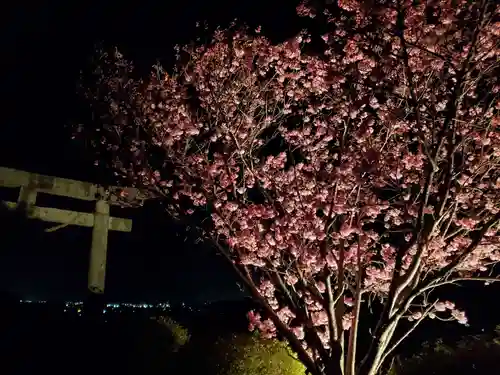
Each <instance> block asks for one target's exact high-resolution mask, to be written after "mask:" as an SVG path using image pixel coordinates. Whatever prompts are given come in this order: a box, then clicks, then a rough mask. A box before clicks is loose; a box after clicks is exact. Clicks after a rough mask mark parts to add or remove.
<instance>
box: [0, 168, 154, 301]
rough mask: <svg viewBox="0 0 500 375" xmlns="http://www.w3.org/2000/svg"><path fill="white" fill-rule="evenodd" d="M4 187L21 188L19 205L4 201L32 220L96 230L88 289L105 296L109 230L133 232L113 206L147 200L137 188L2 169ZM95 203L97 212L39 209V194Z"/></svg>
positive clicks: (127, 222)
mask: <svg viewBox="0 0 500 375" xmlns="http://www.w3.org/2000/svg"><path fill="white" fill-rule="evenodd" d="M0 186H1V187H7V188H19V189H20V190H19V197H18V200H17V202H3V203H4V204H5V205H6V206H7V207H8V208H10V209H18V208H21V209H24V210H26V213H27V215H28V217H30V218H34V219H39V220H43V221H47V222H53V223H59V224H60V225H58V226H57V227H55V228H52V229H57V228H60V227H64V226H67V225H78V226H83V227H91V228H92V246H91V249H90V261H89V273H88V288H89V290H90V291H91V292H92V293H94V294H103V293H104V286H105V279H106V254H107V247H108V231H109V230H116V231H119V232H130V231H132V220H130V219H122V218H116V217H112V216H110V215H109V208H110V205H122V202H123V201H121V200H120V197H130V198H132V199H134V200H137V199H139V201H140V200H141V199H142V200H143V199H145V198H144V197H140V192H139V191H138V190H137V189H135V188H121V187H116V186H111V187H106V188H104V187H102V186H99V185H96V184H92V183H90V182H83V181H76V180H70V179H66V178H59V177H53V176H45V175H41V174H36V173H30V172H25V171H20V170H17V169H11V168H4V167H0ZM39 192H41V193H46V194H51V195H56V196H63V197H69V198H74V199H81V200H85V201H95V210H94V212H93V213H87V212H76V211H70V210H62V209H58V208H52V207H38V206H36V205H35V204H36V198H37V193H39Z"/></svg>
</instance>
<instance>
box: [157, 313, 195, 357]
mask: <svg viewBox="0 0 500 375" xmlns="http://www.w3.org/2000/svg"><path fill="white" fill-rule="evenodd" d="M156 321H157V322H158V323H159V324H161V325H162V326H164V327H165V328H167V330H168V331H169V332H170V334H171V335H172V341H173V345H172V351H174V352H177V351H178V350H179V349H180V348H181V347H183V346H184V345H186V344H187V343H188V342H189V339H190V334H189V331H188V330H187V328H185V327H183V326H182V325H180V324H179V323H177V322H176V321H175V320H173V319H172V318H170V317H168V316H161V317H159V318H157V319H156Z"/></svg>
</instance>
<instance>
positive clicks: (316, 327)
mask: <svg viewBox="0 0 500 375" xmlns="http://www.w3.org/2000/svg"><path fill="white" fill-rule="evenodd" d="M337 5H338V6H337ZM398 7H403V8H402V9H401V8H398ZM296 10H297V14H298V15H299V16H302V17H309V18H312V19H313V21H311V20H309V21H310V22H316V21H318V22H323V21H324V22H325V24H324V25H323V26H324V27H323V26H321V29H324V30H326V32H323V31H322V35H319V36H318V37H321V38H322V40H323V41H322V42H321V43H320V44H321V46H322V47H321V48H323V50H322V51H320V52H318V53H316V54H310V53H308V51H309V50H310V49H309V48H308V45H310V44H311V41H312V40H313V37H316V35H311V34H310V33H309V31H307V30H303V31H301V32H300V33H299V34H298V35H296V36H294V37H292V38H290V39H288V40H286V41H284V42H281V43H272V42H271V41H270V40H269V39H267V38H266V37H265V36H264V35H263V32H262V31H261V30H260V28H258V29H257V30H250V29H249V28H246V27H237V26H236V25H235V24H233V25H231V26H230V27H229V28H227V29H224V28H219V29H218V30H217V31H216V32H215V33H214V35H213V36H212V39H211V40H210V41H208V42H207V43H205V44H196V43H193V44H191V45H188V46H184V47H180V46H178V47H177V48H176V54H177V64H176V68H175V69H174V70H173V71H172V72H169V74H163V73H162V74H160V73H159V71H158V69H155V70H154V71H153V73H152V74H151V77H149V78H147V79H146V78H144V79H141V80H136V79H135V78H133V77H134V74H133V73H134V68H133V65H132V64H131V63H130V62H129V61H127V60H125V58H124V56H122V55H121V54H119V53H118V52H116V51H115V52H111V53H107V52H104V51H101V53H100V56H99V58H98V59H96V61H97V64H98V65H99V66H96V67H95V70H93V71H92V72H91V73H92V77H93V78H95V85H94V86H90V87H87V88H85V89H84V90H83V91H82V93H83V95H84V97H85V98H86V99H87V100H89V103H90V106H91V108H92V110H93V111H94V117H93V118H95V119H97V120H96V121H95V122H94V125H95V126H94V125H92V124H88V125H85V126H78V127H76V128H75V130H76V131H77V134H76V135H77V137H76V139H82V140H83V141H85V144H88V145H91V147H93V149H92V150H93V152H96V154H97V155H98V158H99V164H100V165H107V166H109V167H110V169H112V170H113V172H114V173H115V174H116V175H117V176H118V178H119V179H120V180H121V182H123V183H126V184H129V185H134V186H137V187H141V188H142V189H144V190H145V191H147V192H148V194H149V195H150V196H151V197H154V198H158V199H162V200H164V202H165V207H166V209H167V211H168V213H169V214H170V215H172V216H173V217H175V218H176V219H179V220H186V221H187V225H189V226H194V227H196V228H198V229H199V232H200V238H203V239H205V240H207V241H213V242H215V243H216V245H217V249H219V251H220V252H221V253H222V254H223V255H224V257H225V259H227V260H228V262H229V263H230V264H231V265H232V266H233V267H234V268H235V269H237V270H238V275H239V277H241V278H243V280H244V281H245V284H246V285H248V286H249V291H250V292H251V293H252V295H253V296H254V297H255V298H256V299H257V300H258V301H259V302H260V304H261V306H262V311H259V312H255V313H254V312H251V313H249V316H248V318H249V328H250V329H258V330H259V331H260V332H262V334H263V335H264V336H265V337H272V336H274V335H277V334H279V335H280V336H283V337H285V338H286V339H287V340H288V341H289V342H290V344H291V346H292V348H293V350H294V351H295V352H296V353H297V354H298V356H299V358H300V360H301V361H302V362H303V363H304V364H305V365H306V367H307V368H308V370H309V371H310V372H311V373H312V374H314V375H333V374H335V375H339V374H340V373H347V374H349V375H354V374H350V373H349V372H346V371H347V370H346V369H348V368H350V367H349V366H351V365H352V363H351V364H349V363H347V359H348V358H349V360H350V361H359V360H361V358H362V357H364V356H365V355H366V356H367V358H369V360H367V361H365V364H364V367H365V368H363V373H365V372H366V373H367V374H369V375H375V374H376V373H377V372H378V370H379V368H380V366H381V365H382V363H381V360H380V359H381V358H385V357H384V354H385V353H386V350H387V348H383V345H382V346H380V345H373V346H372V349H370V350H368V349H367V350H368V352H365V353H361V348H357V346H358V345H357V342H352V341H355V339H354V338H355V337H356V335H353V334H352V333H353V332H356V331H357V329H358V327H359V321H360V320H363V319H365V318H366V317H365V316H363V314H359V304H362V305H363V304H367V303H369V301H373V300H376V301H381V303H383V304H384V306H385V307H386V308H385V309H383V311H384V313H383V314H382V315H381V317H380V319H381V321H382V322H383V323H384V324H381V325H380V326H379V327H378V328H376V329H375V327H372V328H373V333H372V336H370V337H368V339H369V340H371V339H373V340H375V341H376V340H379V339H380V338H381V337H382V336H384V337H385V339H389V340H390V341H391V342H397V341H398V338H399V337H401V336H398V335H400V330H399V328H398V329H393V328H394V327H392V326H391V324H389V322H396V323H399V322H400V320H401V318H402V317H407V318H409V320H411V321H412V322H411V323H409V324H410V325H411V324H416V323H417V322H418V321H419V320H420V319H424V318H426V317H427V316H429V317H431V318H438V319H441V320H455V321H457V322H458V323H460V324H466V323H467V318H466V315H465V313H464V312H463V311H459V310H457V309H456V307H455V305H454V304H453V303H452V302H450V301H438V302H433V301H431V300H429V299H427V298H424V297H425V296H426V295H427V292H429V291H431V290H432V289H434V288H435V287H437V286H439V285H444V284H445V283H451V282H452V281H453V282H461V281H465V280H483V279H484V278H483V276H484V275H485V274H486V273H487V271H490V270H494V269H493V268H492V267H493V266H494V264H495V263H496V262H499V261H500V250H499V247H500V236H499V228H500V227H499V225H500V224H499V221H500V168H498V165H500V112H499V111H500V102H499V96H498V93H499V92H500V78H499V77H500V68H499V64H498V61H500V60H499V58H500V50H499V47H498V37H499V36H500V31H499V30H500V23H499V22H498V20H497V19H496V18H494V16H493V15H494V14H498V12H499V11H500V8H499V6H498V5H497V4H495V3H494V2H493V1H491V0H484V1H478V2H468V1H465V0H458V1H452V0H443V1H439V2H434V3H433V4H432V5H426V4H424V3H415V2H409V1H401V2H397V1H394V0H389V1H379V0H375V1H372V2H370V4H369V5H368V3H367V2H362V1H359V0H342V1H338V2H337V3H336V4H334V5H331V6H329V5H327V6H325V7H324V8H321V9H319V8H315V6H314V4H313V2H312V1H305V2H303V3H301V4H300V5H299V6H298V7H297V9H296ZM429 12H431V13H433V16H432V17H431V18H432V22H431V21H429V19H430V18H429ZM320 15H321V17H320ZM400 16H401V17H400ZM403 26H404V27H403ZM402 27H403V28H402ZM195 213H196V215H195ZM198 213H199V215H198ZM200 217H202V219H201V220H199V221H197V220H198V219H199V218H200ZM483 281H484V280H483ZM492 281H496V280H495V279H494V278H493V279H491V278H490V279H488V282H492ZM354 302H359V303H354ZM415 306H419V307H418V308H415ZM331 310H333V311H331ZM360 311H364V309H361V310H360ZM423 311H427V313H426V314H424V313H423ZM438 319H436V320H438ZM406 323H408V322H407V321H406ZM330 335H336V336H335V337H333V336H332V337H330ZM349 336H350V337H351V338H352V340H347V338H348V337H349ZM342 340H344V342H350V344H349V345H348V347H346V348H345V353H344V354H345V356H346V358H345V359H346V360H345V361H344V363H345V364H346V365H345V366H346V368H345V369H343V370H342V372H339V371H333V370H332V371H333V372H331V373H328V374H325V372H324V371H323V370H322V369H324V368H326V367H325V366H326V364H327V363H332V359H331V358H329V355H330V354H329V353H337V351H335V350H333V351H331V350H329V349H331V348H330V346H331V345H332V343H333V344H334V345H335V344H338V343H339V342H341V341H342ZM354 349H359V350H354ZM352 353H356V355H358V358H354V359H353V356H352V355H350V354H352ZM333 362H335V363H340V361H339V358H335V359H334V361H333ZM351 367H352V366H351ZM344 370H346V371H344ZM349 371H350V370H349Z"/></svg>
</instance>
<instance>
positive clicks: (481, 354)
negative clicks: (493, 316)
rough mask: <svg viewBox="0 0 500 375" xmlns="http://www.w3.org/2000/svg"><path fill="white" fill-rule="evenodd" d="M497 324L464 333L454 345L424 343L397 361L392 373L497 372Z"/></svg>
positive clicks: (499, 346) (499, 344)
mask: <svg viewBox="0 0 500 375" xmlns="http://www.w3.org/2000/svg"><path fill="white" fill-rule="evenodd" d="M499 356H500V325H499V326H497V327H496V329H495V331H494V332H493V333H488V334H482V335H472V336H466V337H464V338H462V339H461V340H459V341H458V342H455V343H453V344H446V343H444V341H443V340H442V339H438V340H436V341H435V342H432V343H429V342H426V343H424V345H423V348H422V351H421V352H420V353H418V354H415V355H413V356H412V357H410V358H408V359H406V360H404V361H402V360H398V361H397V363H396V365H395V366H394V368H393V371H391V372H390V373H391V375H392V374H395V375H417V374H426V375H445V374H454V375H461V374H467V375H470V374H481V375H488V374H498V358H499Z"/></svg>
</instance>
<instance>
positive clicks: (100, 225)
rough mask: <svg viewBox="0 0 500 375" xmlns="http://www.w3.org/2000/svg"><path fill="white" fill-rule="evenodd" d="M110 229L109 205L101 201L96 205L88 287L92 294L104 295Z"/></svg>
mask: <svg viewBox="0 0 500 375" xmlns="http://www.w3.org/2000/svg"><path fill="white" fill-rule="evenodd" d="M108 229H109V204H108V202H106V201H105V200H102V199H100V200H98V201H97V202H96V205H95V212H94V227H93V229H92V247H91V249H90V261H89V280H88V287H89V290H90V291H91V292H92V293H97V294H102V293H104V284H105V281H106V253H107V248H108Z"/></svg>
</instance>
